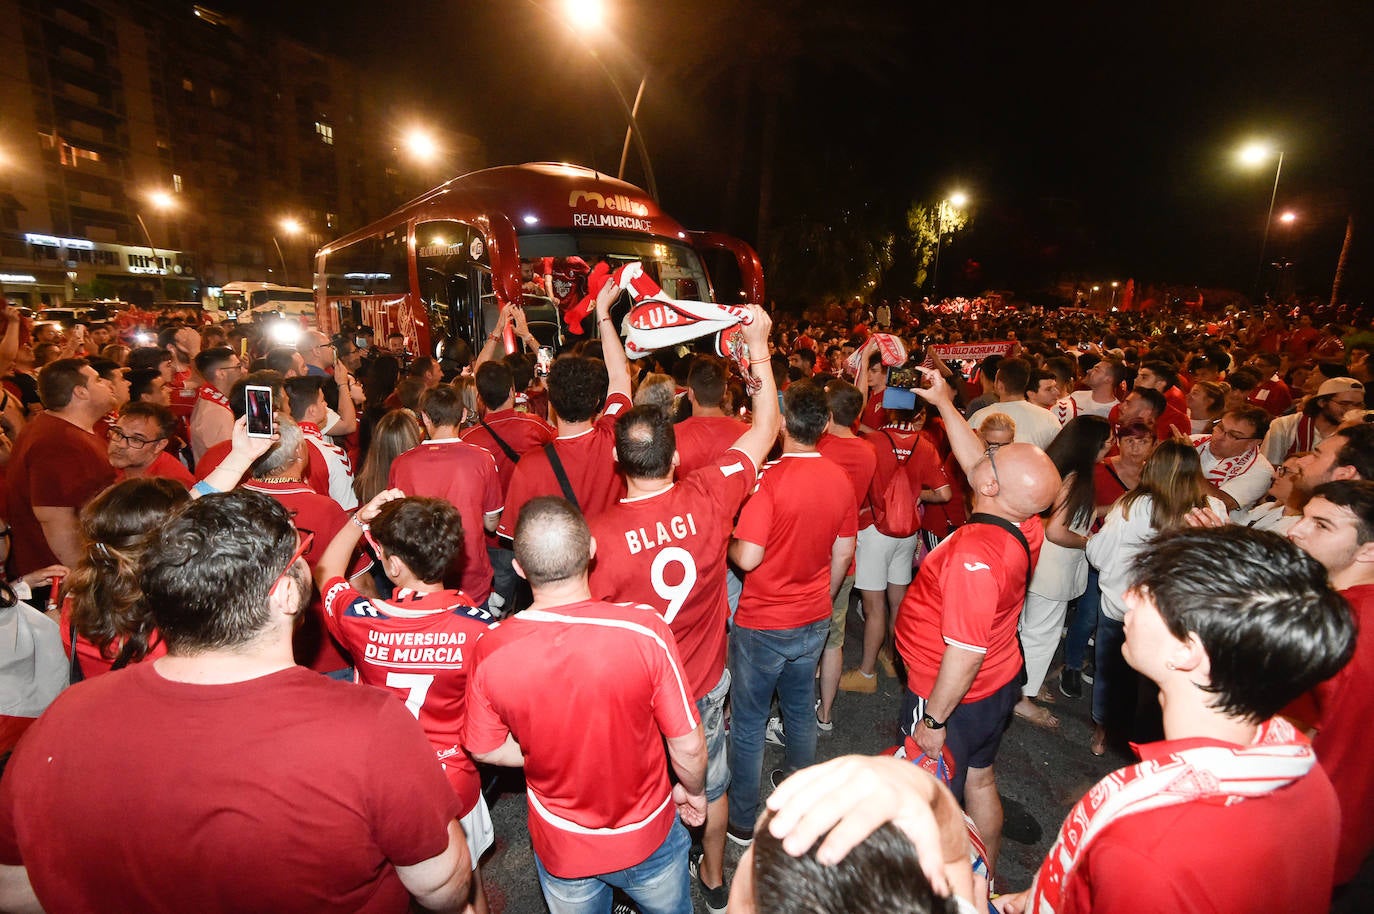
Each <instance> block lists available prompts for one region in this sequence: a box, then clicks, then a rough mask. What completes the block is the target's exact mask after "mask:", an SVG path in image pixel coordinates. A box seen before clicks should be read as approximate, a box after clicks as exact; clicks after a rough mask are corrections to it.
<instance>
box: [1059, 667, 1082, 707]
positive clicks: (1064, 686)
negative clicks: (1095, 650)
mask: <svg viewBox="0 0 1374 914" xmlns="http://www.w3.org/2000/svg"><path fill="white" fill-rule="evenodd" d="M1059 691H1060V692H1062V693H1063V694H1064V697H1065V698H1072V699H1073V700H1074V701H1077V700H1078V699H1080V698H1082V697H1083V674H1082V672H1080V671H1079V670H1071V669H1069V668H1068V667H1064V669H1062V670H1060V671H1059Z"/></svg>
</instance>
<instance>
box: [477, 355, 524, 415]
mask: <svg viewBox="0 0 1374 914" xmlns="http://www.w3.org/2000/svg"><path fill="white" fill-rule="evenodd" d="M476 380H477V396H478V397H480V398H481V399H482V404H483V405H484V406H486V408H487V409H499V408H500V406H501V404H502V403H505V402H506V400H508V399H510V395H511V391H512V390H513V389H514V387H515V374H514V372H512V371H511V370H510V366H509V365H507V364H506V363H505V362H498V361H495V360H492V361H490V362H483V363H482V364H481V365H478V366H477V375H476Z"/></svg>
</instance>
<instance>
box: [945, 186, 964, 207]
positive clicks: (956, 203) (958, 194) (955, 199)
mask: <svg viewBox="0 0 1374 914" xmlns="http://www.w3.org/2000/svg"><path fill="white" fill-rule="evenodd" d="M949 202H950V205H951V206H953V207H954V208H955V209H963V208H964V207H965V206H967V205H968V194H966V193H964V192H963V191H961V190H956V191H955V192H954V193H952V194H950V195H949Z"/></svg>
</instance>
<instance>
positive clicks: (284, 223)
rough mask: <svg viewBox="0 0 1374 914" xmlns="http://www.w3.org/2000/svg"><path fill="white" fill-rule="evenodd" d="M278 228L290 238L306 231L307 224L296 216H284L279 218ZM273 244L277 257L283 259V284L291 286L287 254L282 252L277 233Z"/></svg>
mask: <svg viewBox="0 0 1374 914" xmlns="http://www.w3.org/2000/svg"><path fill="white" fill-rule="evenodd" d="M277 228H279V229H280V230H281V233H282V234H283V235H286V236H287V237H289V238H290V237H295V236H296V235H299V234H300V233H301V232H303V231H305V226H303V225H301V221H300V220H299V219H297V218H295V217H294V216H283V217H282V218H281V219H280V220H278V222H277ZM272 246H273V247H275V248H276V249H277V259H278V260H280V261H281V284H282V285H284V286H289V285H291V280H290V278H289V277H288V274H287V270H286V256H285V255H284V254H282V252H281V242H280V241H278V240H277V236H276V235H273V236H272Z"/></svg>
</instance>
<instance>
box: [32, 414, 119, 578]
mask: <svg viewBox="0 0 1374 914" xmlns="http://www.w3.org/2000/svg"><path fill="white" fill-rule="evenodd" d="M107 450H108V449H107V448H106V446H105V442H104V441H103V440H102V439H100V438H97V437H96V436H95V435H93V434H91V433H90V432H88V431H85V430H84V429H80V428H77V427H76V426H75V425H72V424H71V423H70V422H68V421H67V420H66V419H63V418H61V417H60V416H55V415H53V414H52V413H40V414H38V415H37V416H35V417H34V418H32V419H30V420H29V422H28V424H27V425H25V426H24V430H23V431H21V432H20V433H19V437H18V439H17V440H16V441H15V442H14V450H13V451H12V452H11V454H10V462H9V465H8V466H6V467H5V482H6V484H7V486H8V488H9V492H8V495H9V521H10V525H11V526H12V527H13V528H14V532H13V534H12V536H11V539H10V548H11V550H12V551H11V553H10V567H11V569H12V571H13V576H14V577H19V576H20V575H24V574H28V573H29V572H30V571H37V570H38V569H40V568H45V567H47V566H48V565H56V564H57V556H56V554H54V553H53V551H52V549H51V548H49V546H48V541H47V539H46V538H45V537H44V535H43V526H42V525H41V524H40V523H38V518H36V517H35V516H34V513H33V509H34V507H35V506H37V507H46V508H73V509H75V510H80V509H81V508H82V507H83V506H84V505H85V504H86V503H87V502H88V501H90V500H91V499H92V498H94V497H95V496H96V495H97V494H98V493H99V492H100V490H101V489H104V488H105V487H106V486H108V485H109V484H110V483H112V482H114V475H115V473H114V468H113V467H111V466H110V462H109V460H108V459H107V456H106V455H107Z"/></svg>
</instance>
